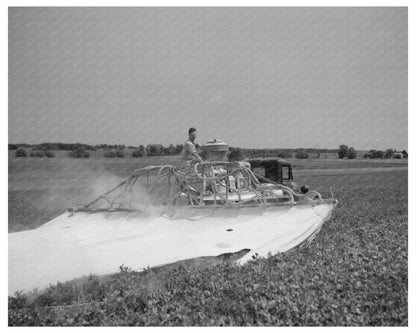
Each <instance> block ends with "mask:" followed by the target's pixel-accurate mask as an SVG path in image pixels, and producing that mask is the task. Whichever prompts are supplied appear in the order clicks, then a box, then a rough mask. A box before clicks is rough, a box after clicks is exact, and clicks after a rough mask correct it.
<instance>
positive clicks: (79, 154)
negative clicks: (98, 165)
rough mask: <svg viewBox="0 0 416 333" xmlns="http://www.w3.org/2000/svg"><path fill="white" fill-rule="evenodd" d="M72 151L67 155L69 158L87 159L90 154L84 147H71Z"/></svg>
mask: <svg viewBox="0 0 416 333" xmlns="http://www.w3.org/2000/svg"><path fill="white" fill-rule="evenodd" d="M72 148H73V149H72V150H71V151H70V152H69V153H68V154H67V156H68V157H71V158H89V157H90V153H89V152H88V151H87V150H86V149H85V147H84V146H76V145H73V147H72Z"/></svg>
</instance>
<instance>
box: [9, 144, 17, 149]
mask: <svg viewBox="0 0 416 333" xmlns="http://www.w3.org/2000/svg"><path fill="white" fill-rule="evenodd" d="M17 148H19V146H18V145H15V144H13V143H9V150H16V149H17Z"/></svg>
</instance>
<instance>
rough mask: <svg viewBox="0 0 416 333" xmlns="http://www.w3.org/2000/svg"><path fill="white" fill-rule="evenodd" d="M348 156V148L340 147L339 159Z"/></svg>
mask: <svg viewBox="0 0 416 333" xmlns="http://www.w3.org/2000/svg"><path fill="white" fill-rule="evenodd" d="M347 156H348V146H346V145H340V146H339V150H338V157H339V158H340V159H343V158H345V157H347Z"/></svg>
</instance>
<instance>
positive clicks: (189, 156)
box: [181, 139, 196, 160]
mask: <svg viewBox="0 0 416 333" xmlns="http://www.w3.org/2000/svg"><path fill="white" fill-rule="evenodd" d="M195 153H196V147H195V144H194V143H193V142H192V141H191V140H189V139H188V140H186V141H185V143H184V144H183V148H182V152H181V157H182V159H184V160H193V159H194V156H193V155H194V154H195Z"/></svg>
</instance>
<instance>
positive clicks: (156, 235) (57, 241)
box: [9, 140, 337, 294]
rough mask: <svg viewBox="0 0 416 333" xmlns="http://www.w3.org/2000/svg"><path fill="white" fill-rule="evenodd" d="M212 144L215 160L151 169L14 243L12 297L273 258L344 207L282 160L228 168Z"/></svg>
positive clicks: (223, 148) (206, 149)
mask: <svg viewBox="0 0 416 333" xmlns="http://www.w3.org/2000/svg"><path fill="white" fill-rule="evenodd" d="M227 153H228V145H226V144H225V143H224V142H223V141H221V140H212V141H209V142H207V144H206V145H204V146H203V147H202V152H201V154H202V155H203V156H204V158H205V160H204V162H201V163H192V162H189V161H188V162H186V163H182V164H181V165H177V166H174V165H159V166H148V167H145V168H141V169H138V170H136V171H134V172H133V173H132V174H131V175H130V176H129V177H128V178H127V179H126V180H125V181H123V182H122V183H120V184H119V185H117V186H116V187H114V188H112V189H110V190H108V191H107V192H106V193H104V194H102V195H100V196H99V197H98V198H96V199H95V200H93V201H91V202H89V203H87V204H78V205H75V206H73V207H70V208H69V209H68V212H66V213H64V214H62V215H60V216H58V217H57V218H55V219H53V220H52V221H50V222H48V223H46V224H44V225H42V226H41V227H40V228H38V229H34V230H29V231H23V232H17V233H11V234H9V294H10V293H14V292H15V291H18V290H23V291H28V290H31V289H33V288H42V287H46V286H47V285H49V284H50V283H55V282H57V281H61V282H63V281H67V280H71V279H74V278H78V277H82V276H84V275H88V274H110V273H114V272H116V271H117V270H118V268H119V266H120V265H125V266H128V267H131V268H133V269H137V270H140V269H143V268H146V267H155V266H160V265H164V264H168V263H173V262H177V261H180V260H185V259H190V258H195V257H203V256H218V255H221V254H224V253H236V252H240V251H241V250H246V251H244V255H243V256H242V257H240V258H238V262H239V263H245V262H246V261H248V260H250V259H251V258H252V257H253V256H256V257H257V256H267V255H268V254H276V253H279V252H284V251H287V250H290V249H292V248H294V247H296V246H299V245H300V244H303V243H305V242H307V241H309V240H311V239H312V238H313V237H314V236H315V235H316V234H317V233H318V232H319V230H320V229H321V227H322V225H323V224H324V222H325V221H326V220H328V219H329V218H330V216H331V213H332V211H333V209H334V208H335V206H336V205H337V200H336V199H333V198H329V199H323V198H322V196H321V195H320V194H319V193H318V192H316V191H309V189H308V188H307V187H306V186H301V187H299V186H298V185H297V184H296V183H294V182H293V174H292V166H291V164H290V163H289V162H287V161H285V160H283V159H279V158H271V159H251V160H245V161H234V162H229V161H226V156H227Z"/></svg>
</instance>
